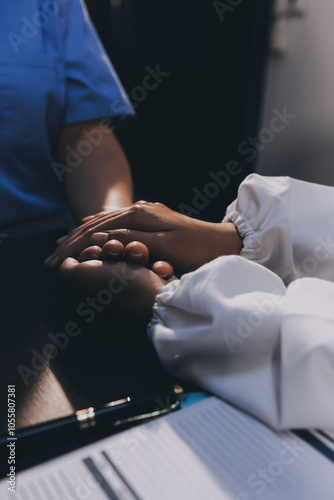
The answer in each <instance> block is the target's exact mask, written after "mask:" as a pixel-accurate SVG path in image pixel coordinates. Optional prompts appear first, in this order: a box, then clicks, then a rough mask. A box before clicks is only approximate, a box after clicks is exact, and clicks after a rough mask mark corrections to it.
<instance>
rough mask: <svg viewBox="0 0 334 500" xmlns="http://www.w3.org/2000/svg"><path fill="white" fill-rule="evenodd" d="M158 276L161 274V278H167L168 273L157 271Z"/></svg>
mask: <svg viewBox="0 0 334 500" xmlns="http://www.w3.org/2000/svg"><path fill="white" fill-rule="evenodd" d="M156 274H157V276H159V278H167V276H168V274H167V273H165V274H160V273H156Z"/></svg>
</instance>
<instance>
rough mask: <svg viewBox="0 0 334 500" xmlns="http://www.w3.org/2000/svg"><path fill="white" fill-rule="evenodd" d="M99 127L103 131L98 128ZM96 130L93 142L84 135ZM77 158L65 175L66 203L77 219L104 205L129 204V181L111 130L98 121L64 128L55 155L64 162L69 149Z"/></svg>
mask: <svg viewBox="0 0 334 500" xmlns="http://www.w3.org/2000/svg"><path fill="white" fill-rule="evenodd" d="M102 130H103V131H102ZM94 131H95V132H96V136H95V137H94V139H95V144H93V143H92V142H91V141H89V139H88V138H87V137H92V136H88V134H90V133H94ZM69 148H70V149H71V150H74V151H75V152H76V153H77V155H78V156H79V157H80V160H79V161H78V165H77V166H76V167H75V168H72V169H71V171H69V172H67V173H66V175H65V187H66V192H67V196H68V199H69V203H70V205H71V208H72V210H73V213H74V215H75V217H76V218H77V220H78V221H80V220H81V219H82V218H83V217H85V216H87V215H92V214H95V213H97V212H101V211H103V210H107V209H108V208H111V207H112V208H115V207H119V208H120V207H126V206H128V205H130V204H131V203H132V196H133V195H132V180H131V173H130V168H129V165H128V162H127V159H126V157H125V154H124V152H123V150H122V148H121V146H120V145H119V143H118V141H117V139H116V138H115V136H114V135H113V133H112V132H111V131H110V130H109V129H107V128H103V129H101V124H100V123H99V122H87V123H81V124H77V125H74V126H71V127H67V128H66V129H64V131H63V133H62V135H61V137H60V140H59V148H58V153H59V158H60V161H62V163H64V164H65V163H66V159H67V155H68V152H69V150H70V149H69Z"/></svg>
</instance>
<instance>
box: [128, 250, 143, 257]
mask: <svg viewBox="0 0 334 500" xmlns="http://www.w3.org/2000/svg"><path fill="white" fill-rule="evenodd" d="M129 255H131V257H143V256H144V254H143V252H133V251H132V252H129Z"/></svg>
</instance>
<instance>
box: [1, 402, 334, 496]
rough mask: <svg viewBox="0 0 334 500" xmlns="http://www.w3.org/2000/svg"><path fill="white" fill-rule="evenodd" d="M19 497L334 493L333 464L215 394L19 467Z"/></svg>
mask: <svg viewBox="0 0 334 500" xmlns="http://www.w3.org/2000/svg"><path fill="white" fill-rule="evenodd" d="M0 497H1V499H4V500H5V499H6V500H7V499H12V498H14V497H13V493H11V492H7V484H6V480H3V481H2V482H1V483H0ZM15 498H17V499H18V500H106V499H112V500H138V499H141V500H232V499H233V500H253V499H259V498H262V499H264V500H282V499H286V500H333V498H334V463H333V462H331V461H330V460H329V459H328V458H326V457H324V456H323V455H321V454H320V453H319V452H318V451H316V450H315V449H313V448H312V447H311V446H309V445H308V444H307V443H305V442H304V441H302V440H301V439H299V438H298V437H296V436H295V435H294V434H293V433H290V432H284V433H280V434H277V433H275V432H273V431H272V430H270V429H269V428H267V427H265V426H264V425H263V424H261V423H260V422H258V421H256V420H254V419H253V418H251V417H249V416H247V415H245V414H244V413H242V412H240V411H239V410H236V409H235V408H233V407H231V406H230V405H228V404H227V403H225V402H222V401H221V400H218V399H217V398H214V397H211V398H208V399H206V400H204V401H201V402H199V403H196V404H194V405H192V406H189V407H188V408H185V409H183V410H181V411H179V412H176V413H173V414H170V415H167V416H165V417H162V418H160V419H157V420H155V421H152V422H150V423H146V424H143V425H141V426H138V427H135V428H133V429H130V430H128V431H125V432H122V433H120V434H118V435H116V436H112V437H110V438H107V439H105V440H102V441H100V442H98V443H95V444H93V445H89V446H86V447H84V448H82V449H80V450H77V451H74V452H71V453H69V454H67V455H64V456H62V457H60V458H57V459H54V460H52V461H49V462H47V463H45V464H43V465H40V466H36V467H33V468H31V469H29V470H27V471H24V472H22V473H20V474H18V476H17V479H16V495H15Z"/></svg>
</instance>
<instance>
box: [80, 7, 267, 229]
mask: <svg viewBox="0 0 334 500" xmlns="http://www.w3.org/2000/svg"><path fill="white" fill-rule="evenodd" d="M86 3H87V6H88V8H89V11H90V14H91V17H92V19H93V22H94V24H95V26H96V28H97V30H98V32H99V34H100V37H101V39H102V41H103V44H104V46H105V48H106V49H107V52H108V54H109V56H110V58H111V60H112V62H113V64H114V66H115V68H116V70H117V72H118V74H119V76H120V78H121V80H122V82H123V85H124V86H125V89H126V91H127V93H128V95H130V98H131V93H132V91H133V89H134V88H135V87H136V86H138V85H141V84H142V81H143V78H144V77H145V75H146V74H147V70H146V69H145V68H146V67H147V66H150V67H151V68H152V69H155V68H156V66H157V65H159V66H160V68H161V71H164V72H167V73H169V76H167V77H166V78H164V79H163V81H162V82H161V83H160V84H159V86H158V87H157V88H156V89H155V90H151V91H148V92H147V96H146V98H145V99H144V100H143V101H142V102H140V103H138V106H137V107H136V112H137V117H136V119H135V120H134V121H132V122H131V123H130V124H128V125H127V126H126V127H124V128H123V129H122V130H121V131H119V132H118V137H119V139H120V141H121V143H122V144H123V147H124V149H125V151H126V154H127V156H128V158H129V161H130V164H131V167H132V171H133V177H134V182H135V189H136V193H135V194H136V199H148V200H149V201H161V202H163V203H166V204H167V205H168V206H170V207H171V208H173V209H175V210H179V208H180V204H181V203H183V204H186V205H188V206H190V207H193V198H194V196H195V194H194V192H193V188H197V189H198V190H199V191H200V192H201V193H203V190H204V187H205V186H206V184H207V183H208V182H210V181H211V178H210V177H209V175H208V174H209V172H210V171H211V170H212V171H213V172H215V173H217V172H219V171H221V170H225V168H226V164H227V162H228V161H229V160H236V161H238V162H239V163H240V165H241V166H242V172H241V173H239V174H238V175H236V176H234V177H233V179H232V180H231V182H230V183H229V184H228V186H227V187H225V188H221V189H220V192H219V193H218V194H217V195H216V196H214V197H213V198H212V199H211V200H210V202H209V203H206V202H205V200H204V201H202V203H203V206H204V205H206V204H207V206H206V207H205V208H204V209H203V210H202V209H200V210H199V211H198V212H199V213H196V214H193V215H196V217H198V218H201V219H206V220H213V221H219V220H221V218H222V217H223V215H224V211H225V208H226V206H227V205H228V204H229V203H230V202H231V201H232V200H233V199H234V197H235V195H236V191H237V187H238V185H239V184H240V182H241V181H242V179H243V178H244V177H245V176H246V175H247V174H249V173H250V172H251V171H252V170H253V168H254V165H253V164H251V163H247V162H246V161H245V160H244V159H243V158H242V157H240V155H239V154H238V145H239V144H240V143H241V142H242V141H244V140H245V139H246V138H247V137H248V135H249V134H253V135H255V134H256V132H257V130H258V118H259V112H260V106H261V97H262V90H263V83H264V75H265V66H266V53H267V40H268V31H269V29H268V28H269V25H270V12H271V1H268V0H243V1H242V0H241V1H240V2H239V5H238V6H235V7H231V6H230V7H229V8H232V9H233V11H229V10H226V12H223V10H224V8H223V4H226V5H228V6H229V1H228V0H225V1H224V2H223V1H221V2H220V4H217V3H216V4H215V5H220V6H221V10H220V13H221V16H223V17H224V19H223V20H221V19H220V17H219V14H218V12H217V10H216V9H215V6H214V2H213V1H212V0H169V1H168V2H163V1H161V0H118V1H117V0H111V1H110V0H86ZM233 3H234V4H236V3H237V2H236V1H235V0H233V2H232V0H231V4H233ZM116 4H117V5H116ZM151 81H152V80H150V82H151Z"/></svg>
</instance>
